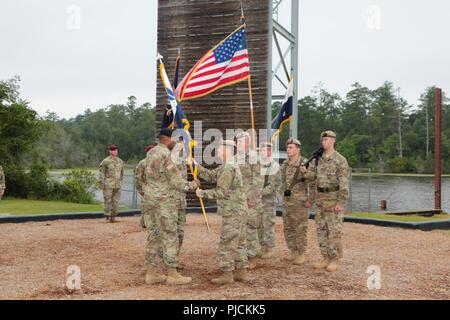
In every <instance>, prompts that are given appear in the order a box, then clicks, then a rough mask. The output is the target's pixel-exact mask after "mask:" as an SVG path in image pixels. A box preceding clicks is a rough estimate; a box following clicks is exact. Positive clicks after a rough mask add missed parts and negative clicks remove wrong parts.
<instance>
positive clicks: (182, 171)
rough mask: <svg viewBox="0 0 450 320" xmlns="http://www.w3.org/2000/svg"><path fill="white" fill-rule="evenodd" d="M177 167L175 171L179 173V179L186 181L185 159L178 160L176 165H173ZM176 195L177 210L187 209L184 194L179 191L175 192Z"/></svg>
mask: <svg viewBox="0 0 450 320" xmlns="http://www.w3.org/2000/svg"><path fill="white" fill-rule="evenodd" d="M175 166H176V167H177V170H178V171H179V172H180V174H181V177H182V178H183V180H184V181H188V173H187V167H186V166H187V162H186V160H185V159H178V162H177V164H176V165H175ZM175 192H176V193H177V194H176V196H178V199H179V201H180V202H179V204H180V206H179V208H180V209H186V207H187V201H186V192H180V191H175Z"/></svg>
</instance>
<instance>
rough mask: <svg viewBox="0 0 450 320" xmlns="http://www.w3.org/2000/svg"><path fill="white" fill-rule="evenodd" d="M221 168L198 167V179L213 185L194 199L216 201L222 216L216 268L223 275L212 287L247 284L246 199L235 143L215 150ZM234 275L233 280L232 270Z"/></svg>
mask: <svg viewBox="0 0 450 320" xmlns="http://www.w3.org/2000/svg"><path fill="white" fill-rule="evenodd" d="M217 153H218V155H219V157H221V160H222V165H221V166H219V167H218V168H217V169H215V170H207V169H205V168H203V167H201V166H200V165H198V164H197V166H198V168H199V176H200V177H201V178H202V179H205V180H206V181H209V182H213V183H214V182H216V183H217V187H216V188H215V189H212V190H200V189H199V190H197V196H198V197H201V198H205V199H216V200H217V207H218V213H219V214H220V215H221V216H222V228H221V235H220V243H219V254H218V256H219V265H220V270H221V271H222V272H223V275H222V276H221V277H219V278H216V279H212V280H211V281H212V283H214V284H231V283H234V281H235V280H236V281H241V282H247V281H248V280H249V279H248V276H247V267H248V265H247V250H246V248H247V246H246V241H247V234H246V231H245V229H246V220H247V210H248V208H247V199H246V194H245V192H244V184H243V179H242V176H241V172H240V170H239V166H238V165H237V164H236V162H235V161H234V158H233V153H234V142H233V141H229V140H225V141H223V142H222V145H221V147H220V148H219V149H218V152H217ZM235 268H236V272H235V274H234V276H233V270H234V269H235Z"/></svg>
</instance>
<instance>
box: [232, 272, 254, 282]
mask: <svg viewBox="0 0 450 320" xmlns="http://www.w3.org/2000/svg"><path fill="white" fill-rule="evenodd" d="M234 280H235V281H239V282H249V281H250V278H249V277H248V273H247V269H237V270H236V273H235V274H234Z"/></svg>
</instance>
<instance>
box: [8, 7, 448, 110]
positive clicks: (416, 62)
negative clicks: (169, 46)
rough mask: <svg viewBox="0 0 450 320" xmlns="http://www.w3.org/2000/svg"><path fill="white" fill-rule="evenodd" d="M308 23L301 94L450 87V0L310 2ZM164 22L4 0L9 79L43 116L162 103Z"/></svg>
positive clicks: (149, 13)
mask: <svg viewBox="0 0 450 320" xmlns="http://www.w3.org/2000/svg"><path fill="white" fill-rule="evenodd" d="M285 1H287V2H288V1H289V0H285ZM287 7H288V6H287ZM287 7H282V8H281V12H280V15H283V16H287V15H289V8H287ZM78 16H79V18H80V19H77V17H78ZM299 19H300V61H299V63H300V74H299V78H300V86H299V93H300V97H302V96H304V95H307V94H309V93H310V92H311V90H312V89H313V88H314V86H316V85H317V84H318V83H319V82H322V83H323V84H324V87H325V88H326V89H328V90H330V91H333V92H337V93H339V94H340V95H344V94H345V93H346V92H347V91H348V90H349V88H350V86H351V84H352V83H354V82H356V81H358V82H360V83H361V84H363V85H366V86H368V87H369V88H375V87H377V86H379V85H381V84H382V83H383V82H384V81H385V80H390V81H393V82H394V83H395V85H396V86H399V87H401V90H402V91H401V92H402V96H404V97H405V98H406V99H407V100H408V101H409V103H410V104H416V103H417V99H418V97H419V96H420V94H421V93H422V92H423V91H424V89H425V88H426V87H428V86H430V85H435V84H436V85H438V86H440V87H442V88H443V89H444V91H447V92H449V91H450V59H449V58H448V57H449V56H450V40H449V36H448V35H449V30H450V1H448V0H428V1H425V0H372V1H367V0H340V1H336V0H301V1H300V17H299ZM156 28H157V1H152V0H133V1H123V0H71V1H67V0H40V1H35V0H2V1H1V3H0V34H1V38H0V79H2V80H5V79H8V78H11V77H13V76H14V75H19V76H20V77H21V79H22V82H21V86H22V89H21V92H22V96H23V97H25V98H26V99H27V100H29V101H30V102H31V107H32V108H34V109H35V110H37V111H38V112H39V113H40V114H45V112H46V110H50V111H54V112H57V113H58V114H59V115H61V116H63V117H72V116H75V115H77V114H79V113H82V112H83V111H84V110H85V109H87V108H91V109H94V110H95V109H97V108H100V107H104V106H107V105H108V104H113V103H124V102H125V101H126V98H127V97H128V96H130V95H135V96H136V97H137V98H138V103H139V104H141V103H144V102H147V101H149V102H151V103H152V104H154V103H155V89H156V70H155V63H154V60H155V56H156V51H157V49H156V43H157V40H156V39H157V35H156ZM230 31H231V30H230ZM211 45H214V44H211ZM200 54H203V53H200ZM276 87H279V86H276ZM278 93H280V94H281V93H282V92H278Z"/></svg>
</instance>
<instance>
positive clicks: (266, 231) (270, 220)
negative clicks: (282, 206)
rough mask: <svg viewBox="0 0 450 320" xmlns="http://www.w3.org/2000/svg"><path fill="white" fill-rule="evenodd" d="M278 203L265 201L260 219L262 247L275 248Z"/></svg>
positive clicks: (259, 227)
mask: <svg viewBox="0 0 450 320" xmlns="http://www.w3.org/2000/svg"><path fill="white" fill-rule="evenodd" d="M276 210H277V206H276V203H275V202H273V201H263V209H262V212H261V215H260V219H259V225H258V238H259V244H260V245H261V246H266V247H269V248H274V247H275V218H276V213H277V212H276Z"/></svg>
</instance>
